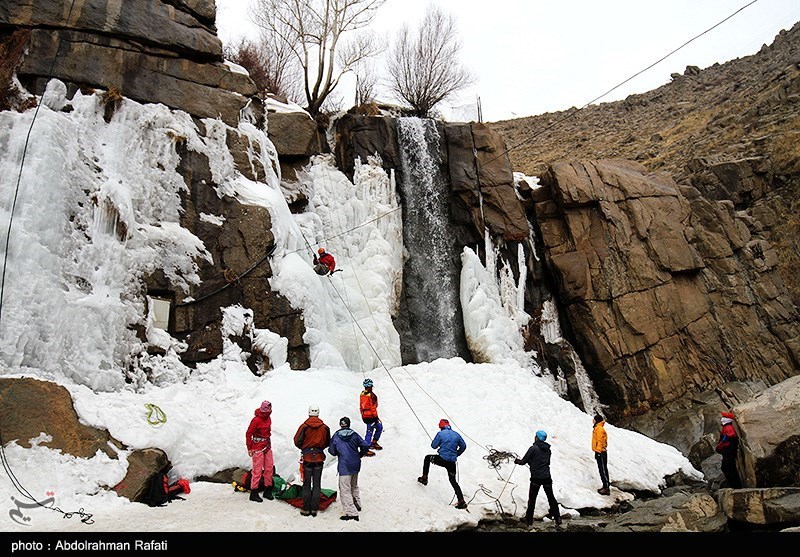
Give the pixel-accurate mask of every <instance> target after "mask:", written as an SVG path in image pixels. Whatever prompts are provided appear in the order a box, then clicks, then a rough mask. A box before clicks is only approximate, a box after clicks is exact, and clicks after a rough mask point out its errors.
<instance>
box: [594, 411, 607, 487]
mask: <svg viewBox="0 0 800 557" xmlns="http://www.w3.org/2000/svg"><path fill="white" fill-rule="evenodd" d="M592 424H593V425H592V450H593V451H594V458H595V460H597V470H598V471H599V472H600V481H601V482H603V487H601V488H600V489H598V490H597V493H599V494H600V495H610V494H611V482H610V481H609V479H608V452H607V451H608V434H607V433H606V429H605V427H604V426H605V424H606V422H605V420H604V419H603V416H601V415H600V414H595V415H594V419H593V420H592Z"/></svg>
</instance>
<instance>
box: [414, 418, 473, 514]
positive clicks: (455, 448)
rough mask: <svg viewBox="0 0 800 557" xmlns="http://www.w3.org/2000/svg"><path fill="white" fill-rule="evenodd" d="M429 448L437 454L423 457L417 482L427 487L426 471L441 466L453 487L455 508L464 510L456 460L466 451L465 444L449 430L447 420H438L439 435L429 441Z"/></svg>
mask: <svg viewBox="0 0 800 557" xmlns="http://www.w3.org/2000/svg"><path fill="white" fill-rule="evenodd" d="M431 448H433V449H436V450H437V452H438V453H439V454H429V455H427V456H426V457H425V460H423V461H422V475H421V476H420V477H419V478H417V481H418V482H419V483H421V484H422V485H428V471H429V470H430V468H431V463H433V464H435V465H436V466H441V467H442V468H444V469H445V470H447V477H448V479H449V480H450V485H452V486H453V490H454V491H455V492H456V497H457V498H458V502H457V503H456V508H457V509H466V508H467V503H466V502H465V501H464V494H463V493H462V492H461V487H459V485H458V482H457V481H456V460H457V459H458V457H459V456H461V455H462V454H463V453H464V451H465V450H466V449H467V443H466V442H465V441H464V439H463V438H462V437H461V436H460V435H459V434H458V433H456V432H455V431H453V430H452V429H451V428H450V422H449V421H448V420H445V419H441V420H439V433H437V434H436V437H434V438H433V441H431Z"/></svg>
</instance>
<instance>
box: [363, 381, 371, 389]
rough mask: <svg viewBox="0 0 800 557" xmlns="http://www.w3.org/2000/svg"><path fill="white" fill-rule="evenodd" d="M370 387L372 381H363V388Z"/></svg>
mask: <svg viewBox="0 0 800 557" xmlns="http://www.w3.org/2000/svg"><path fill="white" fill-rule="evenodd" d="M367 387H372V379H364V388H365V389H366V388H367Z"/></svg>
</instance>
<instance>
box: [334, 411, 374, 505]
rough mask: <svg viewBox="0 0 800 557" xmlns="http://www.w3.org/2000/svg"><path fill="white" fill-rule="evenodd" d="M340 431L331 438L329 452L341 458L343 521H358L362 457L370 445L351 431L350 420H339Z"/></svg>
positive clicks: (340, 487) (339, 465) (338, 469)
mask: <svg viewBox="0 0 800 557" xmlns="http://www.w3.org/2000/svg"><path fill="white" fill-rule="evenodd" d="M339 427H340V428H341V429H339V430H338V431H337V432H336V433H334V434H333V437H331V446H330V447H328V452H329V453H330V454H331V455H333V456H336V457H339V462H338V464H337V468H336V469H337V471H338V472H339V500H340V501H341V502H342V511H343V512H344V514H343V515H342V516H340V517H339V518H340V519H341V520H358V512H359V511H360V510H361V497H360V495H359V492H358V473H359V472H360V471H361V457H362V456H364V455H366V453H367V451H369V443H367V442H366V440H364V438H363V437H361V436H360V435H359V434H358V433H356V432H355V431H353V430H352V429H350V418H348V417H347V416H345V417H343V418H342V419H341V420H339Z"/></svg>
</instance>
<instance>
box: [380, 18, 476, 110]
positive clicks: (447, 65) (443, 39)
mask: <svg viewBox="0 0 800 557" xmlns="http://www.w3.org/2000/svg"><path fill="white" fill-rule="evenodd" d="M460 50H461V42H460V41H459V40H458V34H457V32H456V23H455V18H454V17H453V16H452V15H449V14H445V13H444V12H442V11H441V10H439V9H438V8H436V7H435V6H429V7H428V10H427V11H426V13H425V18H424V19H423V20H422V23H421V24H420V26H419V29H418V30H417V31H416V33H413V32H412V31H411V30H410V29H409V27H408V26H407V25H404V26H403V27H402V28H401V29H400V30H399V31H398V32H397V36H396V38H395V42H394V44H393V45H392V48H391V49H390V51H389V53H388V61H387V65H388V71H389V88H390V90H391V91H392V92H393V93H394V94H395V95H397V97H398V98H400V99H402V100H404V101H405V102H407V103H408V104H409V105H411V107H412V108H413V109H414V113H415V114H416V115H417V116H419V117H425V116H428V114H429V113H430V111H431V110H432V109H433V108H434V107H435V106H436V105H437V104H439V103H440V102H442V101H444V100H445V99H448V98H450V97H452V96H453V95H454V94H455V93H457V92H458V91H460V90H462V89H463V88H465V87H467V86H469V85H471V84H472V83H473V82H474V80H475V78H474V77H473V76H472V74H471V73H470V72H469V71H468V70H467V69H466V68H464V67H463V66H462V65H461V64H460V63H459V62H458V54H459V51H460Z"/></svg>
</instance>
